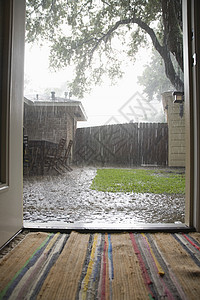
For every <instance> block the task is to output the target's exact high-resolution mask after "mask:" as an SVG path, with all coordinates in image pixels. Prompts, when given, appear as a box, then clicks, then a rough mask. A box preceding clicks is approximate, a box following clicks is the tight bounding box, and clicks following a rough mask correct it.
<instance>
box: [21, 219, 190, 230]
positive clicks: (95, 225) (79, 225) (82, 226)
mask: <svg viewBox="0 0 200 300" xmlns="http://www.w3.org/2000/svg"><path fill="white" fill-rule="evenodd" d="M24 229H25V230H30V231H62V232H68V231H73V230H75V231H83V232H87V231H88V232H91V231H95V232H97V231H109V232H118V231H136V232H145V231H146V232H158V231H159V232H191V231H195V229H194V228H192V227H188V226H187V225H185V224H183V223H180V224H179V223H178V224H176V223H155V224H154V223H133V224H130V223H127V224H125V223H123V224H121V223H106V222H105V223H103V222H92V223H84V222H75V223H65V222H56V221H55V222H46V223H35V222H34V223H33V222H24Z"/></svg>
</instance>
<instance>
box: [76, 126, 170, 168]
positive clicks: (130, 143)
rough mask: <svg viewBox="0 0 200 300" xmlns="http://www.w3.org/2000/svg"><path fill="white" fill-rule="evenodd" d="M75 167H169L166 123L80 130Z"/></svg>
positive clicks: (77, 131)
mask: <svg viewBox="0 0 200 300" xmlns="http://www.w3.org/2000/svg"><path fill="white" fill-rule="evenodd" d="M73 157H74V163H76V164H77V165H80V164H82V165H83V164H84V165H85V164H86V165H104V166H111V165H112V166H114V165H116V166H119V165H123V166H141V165H158V166H166V165H167V163H168V126H167V124H166V123H129V124H117V125H104V126H97V127H87V128H78V129H77V130H76V138H75V145H74V155H73Z"/></svg>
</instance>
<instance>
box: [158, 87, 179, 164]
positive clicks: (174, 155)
mask: <svg viewBox="0 0 200 300" xmlns="http://www.w3.org/2000/svg"><path fill="white" fill-rule="evenodd" d="M162 97H163V103H164V107H165V111H166V114H167V122H168V147H169V148H168V149H169V150H168V164H169V166H171V167H185V114H183V117H181V116H180V106H179V104H178V103H173V100H174V99H173V96H172V92H166V93H164V94H163V95H162Z"/></svg>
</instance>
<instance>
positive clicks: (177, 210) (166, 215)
mask: <svg viewBox="0 0 200 300" xmlns="http://www.w3.org/2000/svg"><path fill="white" fill-rule="evenodd" d="M95 175H96V168H90V167H85V168H74V169H73V171H72V172H67V173H65V174H64V175H59V176H57V175H54V176H49V175H48V176H30V177H24V221H26V222H34V223H35V222H38V223H41V222H52V221H53V222H54V221H56V222H58V221H60V222H66V223H76V222H84V223H91V222H94V221H95V222H101V223H102V222H105V223H106V222H109V223H126V224H129V223H130V224H133V223H180V222H182V223H184V215H185V196H184V195H177V194H176V195H164V194H162V195H158V194H149V193H145V194H136V193H122V192H120V193H111V192H98V191H93V190H91V189H90V185H91V183H92V180H93V178H94V177H95Z"/></svg>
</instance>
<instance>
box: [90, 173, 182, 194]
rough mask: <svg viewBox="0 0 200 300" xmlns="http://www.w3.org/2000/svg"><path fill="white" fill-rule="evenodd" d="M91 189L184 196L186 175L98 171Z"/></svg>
mask: <svg viewBox="0 0 200 300" xmlns="http://www.w3.org/2000/svg"><path fill="white" fill-rule="evenodd" d="M90 188H91V189H92V190H97V191H103V192H114V193H116V192H134V193H154V194H184V193H185V174H177V173H176V171H168V172H167V171H166V170H165V169H162V170H146V169H98V170H97V175H96V176H95V178H94V180H93V182H92V184H91V187H90Z"/></svg>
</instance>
